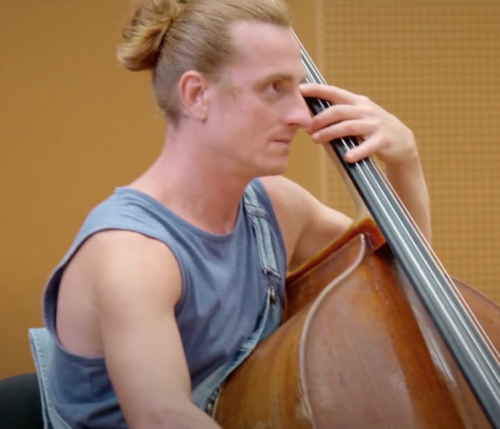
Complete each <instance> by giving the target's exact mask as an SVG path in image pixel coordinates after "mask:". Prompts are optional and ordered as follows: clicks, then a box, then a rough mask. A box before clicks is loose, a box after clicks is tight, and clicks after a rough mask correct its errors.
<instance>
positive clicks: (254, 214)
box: [191, 184, 281, 415]
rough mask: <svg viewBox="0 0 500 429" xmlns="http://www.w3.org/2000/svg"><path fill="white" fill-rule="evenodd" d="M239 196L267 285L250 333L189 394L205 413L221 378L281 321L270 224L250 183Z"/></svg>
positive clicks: (220, 383) (209, 406)
mask: <svg viewBox="0 0 500 429" xmlns="http://www.w3.org/2000/svg"><path fill="white" fill-rule="evenodd" d="M243 200H244V204H245V209H246V212H247V213H248V216H249V217H250V219H251V221H252V226H253V230H254V234H255V239H256V241H257V248H258V253H259V260H260V264H261V267H262V270H263V272H264V274H265V275H266V277H267V278H268V280H269V289H268V291H267V298H266V303H265V306H264V308H263V310H262V312H261V314H260V316H259V320H258V321H257V324H256V326H257V327H256V329H255V330H254V332H253V333H252V335H250V337H249V338H248V339H247V340H246V341H245V342H244V343H243V344H242V346H241V347H240V349H239V351H238V353H237V354H236V356H235V357H234V358H233V359H232V360H230V361H228V362H227V363H226V364H225V365H222V366H221V367H220V368H219V369H218V370H216V371H215V372H213V373H212V374H211V375H210V376H209V377H207V378H206V379H205V380H203V382H202V383H200V384H199V385H198V386H197V387H196V388H195V389H194V390H193V392H192V394H191V401H192V402H193V403H194V404H195V405H196V406H198V407H199V408H201V409H202V410H204V411H205V412H207V413H208V414H209V415H212V413H213V412H214V404H215V403H216V401H217V397H218V395H219V393H220V391H221V389H222V386H223V383H224V380H225V379H226V378H227V377H228V376H229V375H230V374H231V373H232V372H233V371H234V370H235V369H236V368H237V367H238V366H239V365H240V364H241V363H242V362H243V361H244V360H245V359H246V358H247V357H248V355H250V353H251V352H252V351H253V350H254V349H255V347H256V346H257V344H259V342H260V341H262V340H263V339H264V338H266V337H267V336H268V335H269V334H271V333H272V332H273V331H274V330H275V329H276V328H277V327H278V326H279V324H280V323H281V305H280V303H279V297H278V292H277V291H278V286H279V283H280V281H281V275H280V273H279V270H278V266H277V263H276V255H275V252H274V247H273V244H272V240H271V226H270V223H269V218H268V214H267V212H266V211H265V210H264V209H263V208H262V207H261V205H260V204H259V200H258V198H257V195H256V193H255V191H254V189H253V188H252V185H251V184H250V185H249V186H248V187H247V189H246V190H245V194H244V197H243Z"/></svg>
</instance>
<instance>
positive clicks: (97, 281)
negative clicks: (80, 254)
mask: <svg viewBox="0 0 500 429" xmlns="http://www.w3.org/2000/svg"><path fill="white" fill-rule="evenodd" d="M86 246H87V249H85V250H86V253H89V254H92V256H91V258H92V265H93V267H94V270H93V278H94V279H93V280H94V281H93V285H94V292H95V293H98V294H100V295H101V297H102V298H104V299H105V298H106V297H107V296H108V295H111V297H112V299H113V300H117V299H125V300H126V299H127V298H134V297H135V298H140V297H141V296H142V295H145V297H146V296H156V297H161V298H164V299H165V301H164V302H170V303H173V304H174V305H175V303H177V302H178V300H179V299H180V296H181V291H182V281H181V274H180V270H179V266H178V264H177V260H176V258H175V256H174V254H173V253H172V251H171V250H170V249H169V248H168V246H166V245H165V244H164V243H162V242H160V241H159V240H156V239H154V238H151V237H148V236H145V235H143V234H139V233H136V232H132V231H124V230H109V231H104V232H100V233H98V234H96V235H95V236H93V237H92V238H91V239H89V242H88V243H86Z"/></svg>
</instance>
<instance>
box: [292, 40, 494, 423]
mask: <svg viewBox="0 0 500 429" xmlns="http://www.w3.org/2000/svg"><path fill="white" fill-rule="evenodd" d="M297 40H298V38H297ZM298 42H299V44H300V48H301V52H302V60H303V64H304V66H305V68H306V72H307V79H308V81H309V82H311V83H319V84H326V82H325V80H324V79H323V78H322V76H321V74H320V73H319V71H318V70H317V68H316V67H315V66H314V64H313V62H312V60H311V59H310V57H309V55H308V54H307V52H306V51H305V49H304V47H303V46H302V44H301V43H300V41H299V40H298ZM307 101H308V104H309V107H310V108H311V110H312V112H313V113H315V114H318V113H320V112H321V111H323V110H325V109H326V108H328V107H329V106H330V104H329V103H328V102H326V101H325V100H317V99H314V100H310V99H309V100H307ZM354 139H356V138H355V137H350V138H342V139H338V140H335V141H333V142H331V143H330V144H331V146H332V148H333V149H334V151H335V152H336V154H337V156H338V157H339V159H340V161H341V163H342V164H343V166H344V168H345V169H346V171H347V173H348V174H349V176H350V177H351V179H352V180H353V184H354V185H355V186H356V188H357V189H358V192H359V193H360V195H361V197H362V198H363V200H364V201H365V203H366V204H367V207H368V209H369V210H370V212H371V213H372V215H373V216H374V218H375V219H376V221H377V224H378V225H379V227H380V228H381V230H382V232H383V233H384V235H385V236H386V239H387V242H388V244H389V246H390V247H391V248H392V249H393V251H394V253H395V255H396V256H397V259H398V260H399V263H400V265H401V267H402V268H403V270H404V271H405V272H406V275H407V277H408V278H409V280H410V283H412V285H413V287H414V288H415V290H416V292H417V294H418V295H419V296H420V299H421V300H422V302H423V303H424V306H425V307H426V308H427V311H428V312H429V315H430V316H431V318H432V319H433V321H434V323H435V325H436V327H437V328H438V330H439V331H440V333H441V336H442V337H443V340H444V341H445V343H446V344H447V346H448V348H449V350H450V352H451V354H452V356H454V358H455V360H456V362H457V364H458V365H459V367H460V368H461V370H462V372H463V373H464V376H465V378H466V379H467V381H468V382H469V385H470V386H471V388H472V390H473V392H474V393H475V395H476V397H477V398H478V399H479V403H480V404H481V406H482V407H483V410H484V411H485V413H486V415H487V416H488V418H489V419H490V421H491V422H492V424H494V425H495V427H497V428H500V406H499V405H500V364H499V361H498V356H499V354H498V351H497V350H496V349H495V348H494V346H493V344H492V343H491V341H490V340H489V339H488V337H487V336H486V334H485V332H484V330H483V328H482V327H481V325H480V324H479V323H478V321H477V319H476V318H475V316H474V315H473V313H472V311H471V310H470V308H469V307H468V305H467V304H466V303H465V300H464V299H463V297H462V296H461V294H460V293H459V291H458V289H457V288H456V286H455V285H454V283H453V281H452V280H451V278H450V276H449V275H448V273H447V272H446V270H445V269H444V267H443V266H442V264H441V262H440V261H439V259H438V258H437V257H436V255H435V253H434V252H433V250H432V248H431V247H430V245H429V243H428V242H427V241H426V240H425V237H423V235H422V233H421V231H420V230H419V229H418V227H417V226H416V225H415V223H414V222H413V220H412V219H411V216H410V215H409V213H408V212H407V211H406V208H405V207H404V205H403V204H401V201H400V200H399V198H398V197H397V195H396V194H395V192H394V190H393V189H392V187H391V186H390V184H389V183H388V182H387V180H385V177H384V176H383V175H382V174H381V173H380V172H379V171H378V170H377V168H376V167H375V165H374V163H373V161H372V160H371V159H369V158H367V159H364V160H361V161H359V162H357V163H353V164H350V165H348V164H347V163H346V162H345V161H344V155H345V153H346V152H347V151H348V150H349V149H352V148H354V147H356V145H357V144H359V140H358V141H357V142H356V141H354ZM389 212H391V213H389Z"/></svg>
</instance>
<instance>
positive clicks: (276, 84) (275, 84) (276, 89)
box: [270, 82, 281, 92]
mask: <svg viewBox="0 0 500 429" xmlns="http://www.w3.org/2000/svg"><path fill="white" fill-rule="evenodd" d="M270 87H271V90H272V91H273V92H280V90H281V85H280V83H279V82H273V83H271V85H270Z"/></svg>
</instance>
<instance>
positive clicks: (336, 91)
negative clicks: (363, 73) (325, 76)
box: [300, 83, 366, 105]
mask: <svg viewBox="0 0 500 429" xmlns="http://www.w3.org/2000/svg"><path fill="white" fill-rule="evenodd" d="M300 92H301V94H302V96H303V97H315V98H321V99H323V100H326V101H329V102H330V103H333V104H351V105H355V104H359V103H361V102H363V100H366V97H364V96H362V95H358V94H354V93H353V92H349V91H347V90H345V89H342V88H338V87H336V86H332V85H319V84H317V83H302V84H301V85H300Z"/></svg>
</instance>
